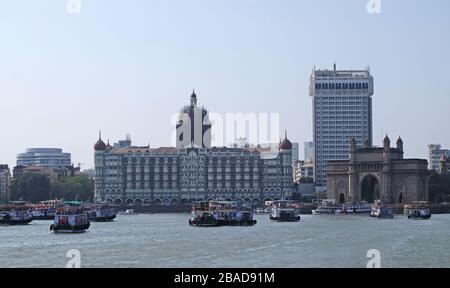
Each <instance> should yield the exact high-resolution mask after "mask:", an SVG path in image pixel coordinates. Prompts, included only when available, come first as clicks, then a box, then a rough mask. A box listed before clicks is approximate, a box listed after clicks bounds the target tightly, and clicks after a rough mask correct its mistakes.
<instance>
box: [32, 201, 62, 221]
mask: <svg viewBox="0 0 450 288" xmlns="http://www.w3.org/2000/svg"><path fill="white" fill-rule="evenodd" d="M63 206H64V202H63V201H61V200H48V201H41V202H39V203H38V204H36V205H33V206H32V207H31V214H32V216H33V220H53V219H54V218H55V214H56V209H57V208H58V207H63Z"/></svg>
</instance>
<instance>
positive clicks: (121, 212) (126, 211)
mask: <svg viewBox="0 0 450 288" xmlns="http://www.w3.org/2000/svg"><path fill="white" fill-rule="evenodd" d="M118 214H120V215H138V214H139V213H136V212H134V209H127V210H125V211H120V212H119V213H118Z"/></svg>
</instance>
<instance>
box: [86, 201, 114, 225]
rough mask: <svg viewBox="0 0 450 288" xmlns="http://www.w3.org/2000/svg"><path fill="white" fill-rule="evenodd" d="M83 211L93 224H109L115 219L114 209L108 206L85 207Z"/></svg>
mask: <svg viewBox="0 0 450 288" xmlns="http://www.w3.org/2000/svg"><path fill="white" fill-rule="evenodd" d="M84 211H85V212H86V215H87V217H88V220H89V221H93V222H110V221H113V220H114V219H115V218H116V209H115V208H114V207H112V206H110V205H108V204H99V205H92V206H86V207H84Z"/></svg>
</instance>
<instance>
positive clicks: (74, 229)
mask: <svg viewBox="0 0 450 288" xmlns="http://www.w3.org/2000/svg"><path fill="white" fill-rule="evenodd" d="M90 225H91V223H90V222H89V220H88V219H87V214H86V213H85V212H84V211H83V209H82V208H80V207H64V208H59V209H58V210H57V211H56V215H55V220H54V223H53V224H52V225H51V226H50V231H53V232H55V233H83V232H86V230H88V229H89V227H90Z"/></svg>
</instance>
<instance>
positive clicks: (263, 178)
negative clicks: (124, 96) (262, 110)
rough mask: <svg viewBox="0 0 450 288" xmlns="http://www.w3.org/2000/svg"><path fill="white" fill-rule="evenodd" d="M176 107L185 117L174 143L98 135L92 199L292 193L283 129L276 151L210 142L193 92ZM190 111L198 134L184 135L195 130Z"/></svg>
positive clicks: (146, 201)
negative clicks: (112, 140) (141, 144)
mask: <svg viewBox="0 0 450 288" xmlns="http://www.w3.org/2000/svg"><path fill="white" fill-rule="evenodd" d="M181 112H182V114H183V115H184V117H185V118H184V119H180V121H179V122H178V124H177V126H176V128H177V133H176V137H177V139H176V147H159V148H152V147H149V146H144V147H137V146H132V145H131V140H129V139H128V141H121V144H114V146H111V145H110V144H109V142H108V143H105V142H104V141H103V140H102V139H101V136H100V137H99V139H98V141H97V143H95V145H94V155H95V177H94V183H95V200H96V201H97V202H110V203H115V204H120V205H153V206H172V205H173V206H175V205H180V204H185V203H190V202H192V201H199V200H227V201H244V202H247V203H249V204H252V205H258V204H261V203H263V201H268V200H277V199H283V198H288V197H291V194H292V187H293V184H292V143H291V142H290V141H289V140H288V139H287V135H285V138H284V140H283V141H280V143H279V145H278V147H277V149H276V151H271V150H270V148H260V147H257V148H225V147H211V137H210V135H211V124H210V122H209V120H208V112H207V110H206V109H205V108H204V107H199V106H197V95H195V93H192V95H191V98H190V104H189V105H188V106H185V107H183V108H182V110H181ZM197 115H198V116H197ZM195 116H197V117H201V123H202V124H201V125H202V126H201V129H200V131H201V136H202V137H199V139H195V137H193V136H192V135H193V134H194V133H190V134H191V137H189V136H190V135H186V134H189V133H186V131H189V130H190V131H194V130H195V129H194V127H193V125H195V124H194V123H195V119H193V118H195ZM183 124H185V125H188V126H187V127H186V126H184V127H183ZM186 128H187V129H186ZM200 138H201V139H200ZM123 143H125V144H123ZM272 150H273V149H272Z"/></svg>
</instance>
